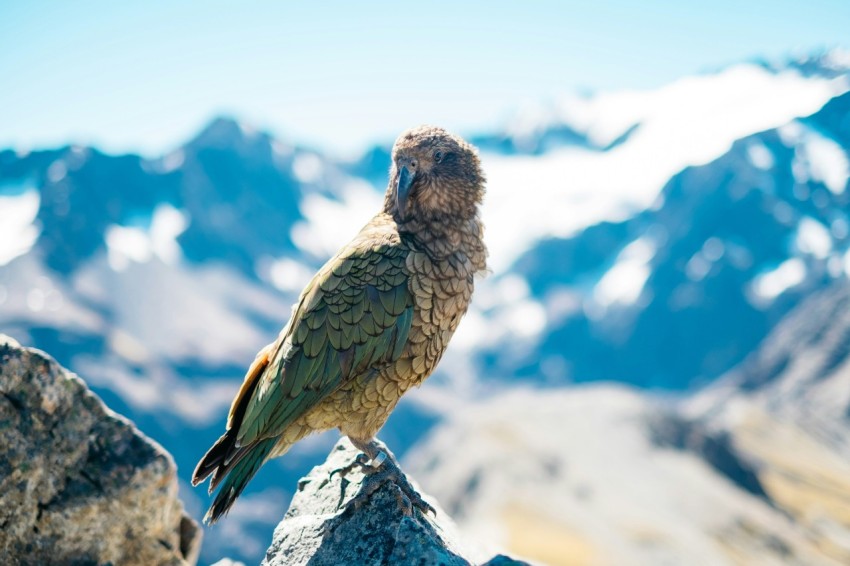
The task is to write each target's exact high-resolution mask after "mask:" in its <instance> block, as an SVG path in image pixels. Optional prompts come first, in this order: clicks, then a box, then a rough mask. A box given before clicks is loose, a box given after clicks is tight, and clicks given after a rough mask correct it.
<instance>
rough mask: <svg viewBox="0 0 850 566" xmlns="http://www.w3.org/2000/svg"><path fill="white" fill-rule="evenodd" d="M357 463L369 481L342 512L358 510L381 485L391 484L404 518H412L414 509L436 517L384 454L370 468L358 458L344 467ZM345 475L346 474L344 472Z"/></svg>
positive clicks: (399, 470) (433, 511)
mask: <svg viewBox="0 0 850 566" xmlns="http://www.w3.org/2000/svg"><path fill="white" fill-rule="evenodd" d="M360 456H365V454H361V455H360ZM358 463H360V465H361V467H362V469H363V474H364V475H365V476H367V477H368V478H369V479H368V481H366V482H364V484H363V487H362V488H361V489H360V492H359V493H358V494H357V495H355V496H354V498H352V499H351V501H349V502H348V503H347V504H346V505H345V509H344V511H343V512H348V511H352V510H354V511H356V510H357V509H360V508H361V507H362V506H363V505H365V504H366V503H367V502H368V501H369V499H370V498H371V497H372V494H373V493H375V492H376V491H378V489H379V488H380V487H381V486H382V485H384V484H385V483H387V482H391V483H392V484H393V487H394V488H395V489H394V490H393V494H394V495H395V498H396V502H397V503H398V507H399V510H400V511H401V512H402V513H403V514H404V515H405V516H406V517H412V516H413V513H414V509H419V511H420V512H422V513H423V514H427V513H431V514H432V515H434V516H436V515H437V511H436V510H435V509H434V507H432V506H431V505H430V504H429V503H428V502H427V501H425V500H424V499H423V498H422V496H421V495H419V493H418V492H417V491H416V489H414V487H413V485H411V483H410V481H408V479H407V477H406V476H405V475H404V473H403V472H402V471H401V469H399V467H398V464H396V463H395V461H394V460H393V459H392V458H389V457H387V455H386V453H385V452H381V453H380V454H379V455H378V457H376V458H375V459H374V460H373V464H372V465H370V466H366V465H364V464H365V461H362V460H361V459H360V457H359V456H358V458H357V459H356V460H355V461H354V462H352V463H351V464H349V465H348V466H346V467H347V468H348V467H350V468H353V467H354V466H355V465H357V464H358ZM335 471H336V470H335ZM348 471H350V470H348ZM346 473H348V472H347V471H346Z"/></svg>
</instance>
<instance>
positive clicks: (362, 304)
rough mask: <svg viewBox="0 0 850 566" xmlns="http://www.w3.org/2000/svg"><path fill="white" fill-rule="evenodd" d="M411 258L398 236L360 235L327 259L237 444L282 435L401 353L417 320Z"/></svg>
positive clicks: (255, 397) (248, 412) (288, 330)
mask: <svg viewBox="0 0 850 566" xmlns="http://www.w3.org/2000/svg"><path fill="white" fill-rule="evenodd" d="M406 257H407V249H406V248H405V247H404V246H402V245H400V244H399V243H398V242H397V241H396V242H392V241H391V240H388V239H386V238H385V239H382V240H379V241H378V242H377V243H375V242H374V240H368V239H367V240H355V241H354V242H352V244H351V245H350V246H349V247H347V248H345V249H344V250H343V251H342V252H340V254H339V255H337V256H336V257H334V258H333V259H331V260H330V261H329V262H328V263H327V264H325V266H324V267H323V268H322V269H321V270H320V271H319V273H318V274H317V275H316V276H315V277H314V278H313V280H312V281H311V282H310V284H309V285H308V286H307V288H306V289H305V290H304V292H303V293H302V295H301V300H300V301H299V304H298V307H297V309H296V310H295V313H294V314H293V317H292V320H291V321H290V324H289V326H288V327H287V328H286V329H285V331H284V332H283V334H282V335H281V337H280V338H279V340H282V344H281V347H280V348H277V350H276V353H275V355H274V357H273V358H272V359H271V360H270V361H269V364H268V366H267V367H266V369H265V371H264V372H263V374H262V376H260V378H259V379H260V382H259V383H258V385H257V387H256V388H255V389H254V391H253V394H252V397H251V399H250V401H249V402H248V405H247V407H246V410H245V414H244V417H243V418H242V421H241V423H239V430H238V433H237V436H236V439H237V442H238V443H239V445H241V446H248V445H251V444H252V443H255V442H257V441H259V440H262V439H267V438H273V437H276V436H279V435H280V434H281V433H282V432H283V431H284V429H286V427H287V426H289V425H290V424H292V422H294V421H295V420H297V419H298V418H299V417H301V416H302V415H304V414H305V413H306V412H307V411H309V410H310V409H311V408H313V407H314V406H316V405H317V404H318V403H319V402H320V401H321V400H322V399H324V398H325V397H327V396H328V395H330V394H331V393H332V392H333V391H334V390H335V389H336V388H338V387H339V386H340V385H341V384H342V383H343V382H344V381H345V380H346V379H348V378H351V377H354V376H357V375H360V374H363V373H364V372H367V371H369V370H370V369H372V368H375V367H378V366H380V365H384V364H386V363H389V362H391V361H394V360H396V359H398V358H399V356H400V355H401V352H402V349H403V346H404V344H405V343H406V342H407V337H408V333H409V331H410V325H411V321H412V319H413V296H412V295H411V292H410V289H409V286H408V277H407V275H406V272H405V268H404V264H405V260H406ZM234 424H236V423H234Z"/></svg>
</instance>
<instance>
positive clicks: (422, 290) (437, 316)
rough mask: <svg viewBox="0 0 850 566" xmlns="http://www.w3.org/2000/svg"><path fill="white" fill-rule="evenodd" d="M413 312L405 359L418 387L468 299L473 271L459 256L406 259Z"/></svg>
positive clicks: (419, 254)
mask: <svg viewBox="0 0 850 566" xmlns="http://www.w3.org/2000/svg"><path fill="white" fill-rule="evenodd" d="M406 266H407V269H408V272H409V273H410V291H411V293H412V294H413V300H414V311H413V321H412V324H411V328H410V336H409V346H408V352H406V354H407V356H408V357H410V359H411V361H412V363H411V365H412V370H413V372H414V374H415V378H414V380H413V381H414V383H415V385H418V384H419V383H421V382H422V380H424V379H425V378H426V377H427V376H428V375H429V374H430V373H431V372H432V371H433V370H434V368H435V367H436V365H437V363H438V362H439V361H440V358H441V357H442V355H443V352H444V351H445V349H446V347H447V346H448V343H449V340H450V339H451V337H452V335H453V334H454V332H455V330H456V329H457V326H458V324H459V323H460V319H461V318H462V317H463V315H464V314H465V313H466V310H467V308H468V307H469V302H470V300H471V298H472V288H473V273H474V269H473V266H472V264H471V263H470V261H469V260H468V259H467V258H465V257H464V256H461V255H460V254H453V255H449V256H447V257H445V258H441V259H435V260H432V259H431V258H430V257H429V256H428V255H427V254H426V253H424V252H420V251H413V252H411V253H410V255H408V256H407V265H406Z"/></svg>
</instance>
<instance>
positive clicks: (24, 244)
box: [0, 189, 41, 265]
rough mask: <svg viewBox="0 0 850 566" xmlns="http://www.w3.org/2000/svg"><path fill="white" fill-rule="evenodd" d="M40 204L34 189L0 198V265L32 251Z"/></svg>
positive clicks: (36, 236) (36, 237) (37, 229)
mask: <svg viewBox="0 0 850 566" xmlns="http://www.w3.org/2000/svg"><path fill="white" fill-rule="evenodd" d="M40 203H41V195H39V192H38V190H36V189H28V190H25V191H24V192H23V193H21V194H18V195H14V196H0V265H6V264H7V263H9V262H10V261H12V260H13V259H15V258H16V257H18V256H21V255H23V254H25V253H27V252H29V251H30V249H32V247H33V245H34V244H35V242H36V240H37V239H38V235H39V233H40V230H39V228H38V227H36V226H35V219H36V216H37V215H38V207H39V205H40Z"/></svg>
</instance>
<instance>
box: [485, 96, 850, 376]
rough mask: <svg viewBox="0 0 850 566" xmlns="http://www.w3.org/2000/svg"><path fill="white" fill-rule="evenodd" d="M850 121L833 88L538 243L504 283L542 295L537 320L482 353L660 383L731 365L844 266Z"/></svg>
mask: <svg viewBox="0 0 850 566" xmlns="http://www.w3.org/2000/svg"><path fill="white" fill-rule="evenodd" d="M849 120H850V95H848V94H843V95H839V96H836V97H835V98H833V99H832V100H830V101H829V102H828V103H827V104H826V105H825V106H824V107H823V108H822V109H820V110H819V111H818V112H816V113H814V114H812V115H811V116H809V117H804V118H798V119H794V120H791V121H789V122H788V123H786V124H783V125H781V126H779V127H778V128H774V129H770V130H767V131H764V132H759V133H756V134H753V135H749V136H745V137H743V138H741V139H738V140H737V141H735V142H734V143H733V144H732V146H731V148H729V149H728V151H725V152H724V153H723V154H722V155H720V156H719V157H717V158H716V159H714V160H713V161H711V162H709V163H707V164H705V165H699V166H690V167H687V168H685V169H684V170H682V171H681V172H679V173H676V174H675V175H673V177H672V178H671V179H670V180H669V181H668V182H667V183H666V185H665V186H664V188H663V190H662V191H661V193H660V194H659V195H658V196H657V197H656V198H655V200H654V201H653V203H652V205H651V206H650V207H649V208H648V209H646V210H644V211H642V212H639V213H637V214H634V215H632V216H631V217H629V218H628V219H626V220H623V221H606V222H601V223H597V224H594V225H592V226H589V227H587V228H585V229H583V230H582V231H580V232H579V233H578V234H576V235H573V236H570V237H565V238H547V239H544V240H542V241H539V242H537V243H535V244H534V245H532V246H531V247H530V248H529V249H528V250H527V251H526V252H525V253H524V254H523V255H521V256H520V257H519V259H518V260H517V261H516V262H515V263H514V264H513V266H512V268H511V270H510V271H509V273H508V274H507V275H505V276H503V277H502V283H503V284H509V285H510V286H511V287H520V288H522V290H523V293H524V295H525V299H526V300H527V301H529V302H530V303H531V304H532V305H534V304H536V305H539V306H540V308H539V309H538V312H542V313H545V314H544V315H543V316H541V318H542V320H541V322H540V325H541V326H542V328H541V329H540V330H538V331H537V332H535V333H534V334H533V336H532V341H533V342H534V346H533V347H531V348H529V347H528V346H527V345H525V344H524V345H523V348H522V349H521V351H519V352H518V351H517V349H515V348H511V343H513V342H517V341H523V340H524V341H525V342H527V341H528V338H527V337H524V336H523V332H522V329H518V331H517V332H514V333H510V334H508V335H507V336H504V337H502V338H501V339H500V340H497V341H495V343H494V344H493V346H492V347H491V348H490V349H489V350H488V349H485V350H484V361H483V363H484V364H485V365H486V366H487V367H491V368H493V371H494V372H496V373H498V372H501V371H504V372H506V373H507V374H508V375H509V376H510V378H511V379H514V378H515V377H516V375H527V376H530V377H537V378H543V379H545V380H548V381H549V382H556V383H557V382H565V381H570V380H575V381H589V380H599V379H615V380H626V381H630V382H632V383H635V384H637V385H640V386H650V387H661V388H667V389H670V388H672V389H683V388H688V387H691V386H693V385H694V384H699V383H706V382H708V381H710V380H711V379H713V378H715V377H717V376H718V375H720V374H722V373H723V372H725V371H727V370H728V369H730V368H731V367H732V366H733V365H735V364H737V363H738V362H740V361H741V360H742V359H743V358H744V356H746V354H748V353H749V352H750V351H751V350H752V349H753V348H754V347H755V346H756V345H757V344H758V343H759V342H760V341H761V339H763V338H764V336H765V335H766V333H767V331H768V330H769V329H770V328H771V327H772V326H773V325H774V324H775V323H776V322H777V321H778V320H779V318H781V317H782V316H783V315H784V314H785V313H787V312H788V310H789V309H791V308H792V307H793V306H794V305H796V304H797V303H798V302H799V301H800V299H801V298H803V297H805V296H806V295H807V294H808V293H810V292H811V291H813V290H815V289H818V288H821V287H823V286H824V285H825V284H827V283H828V282H830V281H832V280H833V279H836V278H846V277H847V268H846V265H847V264H846V262H845V256H846V254H847V250H848V243H849V242H850V240H848V226H850V217H848V205H850V195H848V193H847V192H846V189H847V184H848V175H850V160H848V151H850V143H848V139H849V138H848V133H850V131H848V129H847V124H848V121H849ZM505 280H507V281H508V282H509V283H505ZM496 284H497V285H498V284H499V281H498V278H497V281H496ZM515 308H516V307H515V306H514V305H511V304H507V305H504V306H496V307H494V314H493V315H491V316H499V315H500V312H501V311H504V312H505V313H507V314H506V315H505V316H510V313H511V311H512V310H514V309H515Z"/></svg>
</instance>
